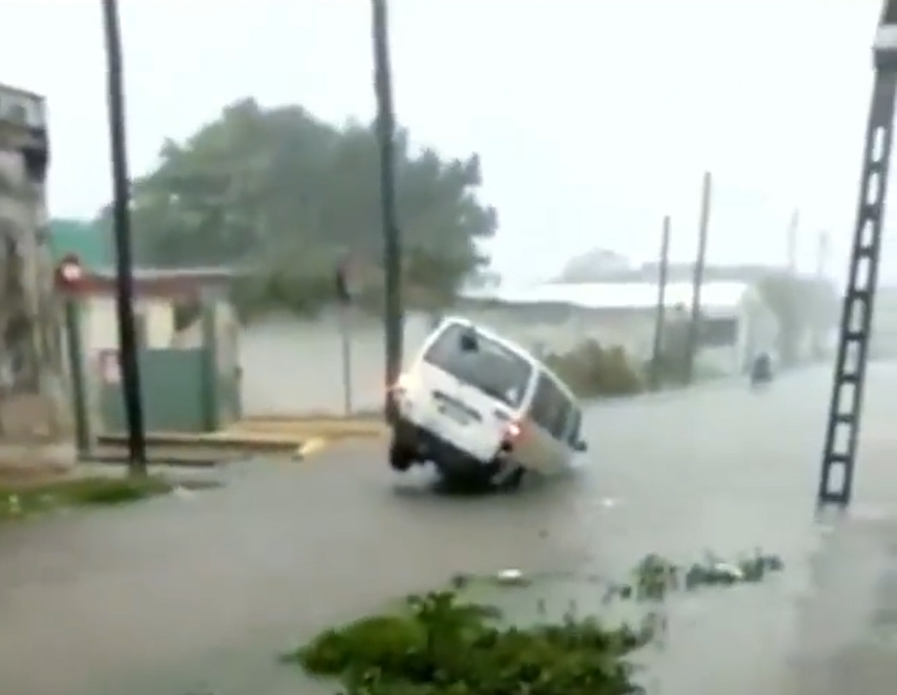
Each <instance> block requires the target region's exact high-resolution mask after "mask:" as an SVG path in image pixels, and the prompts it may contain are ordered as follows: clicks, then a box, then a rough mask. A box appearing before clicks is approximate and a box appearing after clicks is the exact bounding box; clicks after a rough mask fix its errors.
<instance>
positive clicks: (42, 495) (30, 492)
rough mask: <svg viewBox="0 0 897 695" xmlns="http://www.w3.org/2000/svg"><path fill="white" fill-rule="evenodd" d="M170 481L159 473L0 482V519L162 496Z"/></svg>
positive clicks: (166, 490)
mask: <svg viewBox="0 0 897 695" xmlns="http://www.w3.org/2000/svg"><path fill="white" fill-rule="evenodd" d="M172 488H173V486H172V485H171V483H169V482H168V481H166V480H165V479H163V478H160V477H158V476H146V477H130V476H128V477H121V478H113V477H105V476H97V477H90V478H70V479H64V480H56V481H49V482H42V483H37V484H32V485H26V486H9V487H5V486H2V485H0V520H3V519H15V518H21V517H24V516H31V515H34V514H36V513H42V512H47V511H51V510H54V509H60V508H71V507H90V506H112V505H119V504H127V503H129V502H136V501H139V500H143V499H147V498H149V497H155V496H157V495H163V494H166V493H168V492H170V491H171V490H172Z"/></svg>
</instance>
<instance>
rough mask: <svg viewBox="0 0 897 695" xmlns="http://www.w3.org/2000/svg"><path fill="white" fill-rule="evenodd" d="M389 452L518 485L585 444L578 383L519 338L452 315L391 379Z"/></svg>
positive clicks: (565, 462) (556, 467) (454, 473)
mask: <svg viewBox="0 0 897 695" xmlns="http://www.w3.org/2000/svg"><path fill="white" fill-rule="evenodd" d="M392 394H393V399H394V401H393V403H394V406H395V409H394V414H395V417H394V419H393V424H392V441H391V444H390V450H389V462H390V465H391V466H392V468H393V469H395V470H398V471H406V470H408V469H409V468H410V467H411V466H413V465H415V464H417V463H424V462H427V461H431V462H433V463H434V464H435V465H436V467H437V468H438V469H439V472H440V473H441V475H442V476H443V477H446V478H464V479H472V480H477V481H481V482H484V483H487V484H490V485H493V486H496V487H503V488H515V487H517V486H518V485H519V484H520V481H521V480H522V478H523V476H524V474H525V473H526V472H533V473H539V474H543V475H552V474H555V473H558V472H561V471H563V470H565V469H567V468H568V467H569V465H570V462H571V460H572V458H573V456H574V455H575V454H576V453H577V452H582V451H585V450H586V444H585V442H584V441H583V440H582V438H581V436H580V426H581V421H582V409H581V407H580V404H579V402H578V400H577V399H576V397H575V396H574V395H573V392H572V391H571V390H570V389H569V388H568V387H567V385H566V384H564V382H563V381H561V380H560V379H559V378H558V377H557V376H556V375H555V374H554V373H553V372H552V371H551V370H549V369H548V368H547V367H546V366H545V365H544V364H542V362H540V361H539V360H537V359H536V358H535V357H533V356H532V355H531V354H530V353H529V352H528V351H527V350H525V349H523V348H522V347H520V346H519V345H517V344H515V343H513V342H511V341H509V340H507V339H504V338H501V337H499V336H498V335H496V334H495V333H493V332H491V331H489V330H487V329H485V328H482V327H478V326H475V325H473V324H472V323H471V322H470V321H468V320H466V319H463V318H458V317H449V318H446V319H444V320H443V321H442V322H441V323H440V324H439V326H438V327H437V328H436V330H435V331H433V333H432V334H431V335H430V336H429V337H428V338H427V340H426V341H425V342H424V345H423V347H422V348H421V351H420V353H419V355H418V356H417V357H416V358H415V359H414V361H413V362H412V363H411V364H410V366H409V369H408V370H407V371H406V372H405V373H404V374H402V376H401V377H400V378H399V380H398V383H397V384H395V385H394V387H393V389H392Z"/></svg>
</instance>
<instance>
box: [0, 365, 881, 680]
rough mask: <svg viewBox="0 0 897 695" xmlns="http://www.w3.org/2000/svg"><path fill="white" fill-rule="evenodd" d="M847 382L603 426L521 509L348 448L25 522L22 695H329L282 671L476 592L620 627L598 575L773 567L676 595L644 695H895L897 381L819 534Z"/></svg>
mask: <svg viewBox="0 0 897 695" xmlns="http://www.w3.org/2000/svg"><path fill="white" fill-rule="evenodd" d="M829 378H830V375H829V372H828V371H827V370H807V371H804V372H800V373H796V374H793V375H789V376H787V377H783V378H782V380H781V381H780V382H779V383H777V384H775V385H774V386H773V388H771V389H769V390H768V391H765V392H763V393H756V392H752V391H750V390H749V389H747V388H746V387H745V386H744V385H742V384H732V383H729V384H720V385H716V386H710V387H706V388H701V389H698V390H695V391H694V392H691V393H688V394H668V395H661V396H651V397H646V398H643V399H637V400H632V401H629V402H617V403H613V404H603V405H599V406H596V407H594V408H593V409H591V410H590V412H589V414H588V418H587V430H586V431H587V432H588V438H589V443H590V452H589V453H588V455H587V456H586V457H584V459H583V461H582V465H581V466H580V469H579V470H578V471H577V472H576V473H575V474H574V475H571V476H570V477H569V478H566V479H563V480H557V481H552V482H550V483H537V482H533V483H531V484H529V485H528V486H526V487H525V488H524V489H523V490H521V491H520V493H519V494H515V495H499V496H473V497H471V496H466V497H461V496H450V495H440V494H437V493H435V492H434V490H433V487H432V485H431V481H430V479H429V477H428V474H427V472H426V471H417V472H412V473H411V474H408V475H406V476H396V475H394V474H393V473H391V472H390V471H388V469H387V466H386V465H385V462H384V456H383V450H382V449H383V447H382V445H374V444H371V443H350V444H344V445H340V446H339V447H335V448H333V449H331V450H329V451H325V452H324V453H322V454H320V455H318V456H316V457H314V458H312V459H311V460H309V461H307V462H304V463H295V462H278V463H263V462H250V463H245V464H239V465H233V466H230V467H229V468H228V469H227V471H226V472H225V473H224V475H225V477H227V478H228V479H229V484H228V485H227V486H226V487H225V488H223V489H219V490H212V491H208V492H202V493H197V494H196V495H195V496H194V497H192V498H191V499H182V498H177V497H170V498H165V499H158V500H153V501H150V502H147V503H145V504H141V505H139V506H134V507H131V508H127V509H125V508H123V509H114V510H104V511H97V512H90V513H73V514H70V515H68V516H64V517H60V518H51V519H42V520H35V521H31V522H25V523H22V524H20V525H14V526H6V527H4V528H2V529H0V557H2V563H0V663H2V671H3V676H4V686H5V688H6V689H7V690H8V691H9V692H10V693H16V695H121V694H122V693H128V695H186V694H188V693H189V694H190V695H200V694H207V693H215V694H216V695H250V694H251V695H281V694H286V693H298V692H303V693H311V692H314V691H315V690H317V686H313V685H311V684H310V683H308V682H305V681H303V680H302V679H301V678H300V676H299V675H298V673H297V672H296V670H295V669H294V668H293V667H289V666H284V665H282V664H279V663H277V660H276V657H277V655H278V654H279V653H281V652H283V651H285V650H287V649H289V648H291V647H294V646H296V645H297V644H299V643H300V642H302V641H304V640H306V639H308V638H309V637H311V636H312V635H313V634H314V633H315V632H316V631H318V630H320V629H322V628H323V627H326V626H330V625H332V624H334V623H337V622H341V621H345V620H349V619H351V618H354V617H358V616H359V615H360V614H363V613H364V612H367V611H370V610H373V609H376V608H377V607H379V606H382V605H384V603H385V602H387V601H389V600H391V599H394V598H395V597H398V596H402V595H405V594H407V593H411V592H418V591H425V590H427V589H430V588H434V587H439V586H443V585H444V584H445V582H446V581H447V580H448V579H449V578H450V577H451V576H452V575H455V574H457V573H470V574H478V575H482V574H489V573H495V572H497V571H499V570H501V569H505V568H518V569H520V570H521V571H523V572H524V573H527V574H530V575H532V576H533V577H536V578H537V581H534V583H533V584H532V585H530V586H529V587H527V588H522V589H507V590H502V591H500V592H496V594H495V596H494V598H496V600H497V601H498V602H499V603H502V604H503V605H504V607H505V608H507V609H510V610H511V611H512V612H515V611H516V612H517V613H518V614H519V615H520V616H526V612H527V611H530V612H532V611H542V610H545V611H547V612H549V613H551V614H560V613H562V612H565V611H567V610H569V609H571V607H572V608H574V609H575V610H577V611H581V612H588V611H591V610H601V611H603V610H606V609H605V608H604V607H603V606H602V598H603V596H604V588H603V587H602V586H600V582H599V581H597V580H595V578H596V577H601V578H604V579H607V580H613V579H615V578H621V577H623V576H625V575H626V573H627V572H628V571H629V570H630V569H631V568H632V567H633V565H634V564H635V563H636V562H638V560H639V559H641V557H643V556H644V555H645V554H646V553H649V552H656V553H660V554H662V555H664V556H666V557H668V558H670V559H671V560H674V561H677V562H682V563H690V562H692V561H695V560H699V559H700V558H701V557H702V555H703V554H704V553H705V551H707V550H711V551H713V552H714V553H716V554H718V555H721V556H726V557H727V556H731V555H736V554H741V553H750V552H751V551H753V550H754V549H755V548H761V549H762V550H763V551H764V552H768V553H775V554H778V555H779V556H781V557H782V559H783V560H784V562H785V564H786V567H785V571H784V572H782V573H779V574H777V575H774V576H772V577H771V578H770V579H769V580H768V581H764V582H762V583H760V584H758V585H747V586H739V587H734V588H728V589H718V590H707V591H702V592H698V593H694V594H685V595H682V596H677V597H674V598H673V599H671V601H670V603H669V605H668V608H667V612H668V636H667V639H666V641H665V644H660V645H658V646H657V647H652V648H651V651H650V653H646V655H645V660H646V661H647V662H648V663H649V666H650V668H649V671H648V674H647V676H646V679H647V681H646V683H647V685H648V686H649V692H650V693H652V694H654V695H658V694H662V695H694V693H695V692H716V691H720V692H723V691H724V692H726V693H728V694H729V695H739V694H740V693H745V694H746V693H751V694H752V695H753V693H755V692H757V691H758V690H760V689H763V690H764V691H765V692H768V693H800V694H801V695H803V694H805V693H806V694H809V693H820V695H821V694H828V693H831V694H832V695H834V693H835V692H838V695H843V692H845V691H847V690H848V689H852V690H855V691H859V690H861V691H862V692H863V693H864V695H876V694H877V693H885V692H888V693H890V692H892V690H893V687H892V686H893V682H894V676H895V675H897V673H895V671H897V666H895V665H897V659H894V654H892V652H891V651H890V650H891V645H893V644H894V643H895V641H897V640H892V639H891V633H890V625H891V622H894V623H897V580H894V579H893V576H897V572H895V573H893V576H892V564H893V563H892V559H891V558H892V554H893V553H892V548H891V546H890V545H889V543H891V541H890V540H889V539H890V538H897V535H895V534H894V533H893V531H894V530H897V522H894V521H892V520H891V516H890V512H891V511H892V510H893V509H897V473H895V472H893V471H892V469H891V468H890V467H889V466H888V464H889V463H890V460H891V459H892V458H893V456H892V455H891V454H893V453H894V452H897V437H894V436H893V435H892V434H891V432H892V426H891V422H892V420H891V417H892V415H891V414H892V413H893V407H892V406H891V401H892V400H893V399H894V398H895V397H894V396H893V395H890V394H894V393H897V388H895V387H897V369H895V368H893V367H887V366H876V367H874V368H872V369H871V370H870V378H871V379H872V385H871V386H870V389H869V392H870V398H869V404H868V406H867V409H866V429H865V434H864V448H863V457H862V461H861V465H860V472H859V486H860V492H859V499H858V503H857V505H856V507H855V510H856V511H855V513H854V514H853V515H852V516H850V517H847V518H837V519H835V518H832V519H824V520H822V521H819V520H816V519H815V518H814V508H813V503H814V500H813V496H814V494H815V487H816V475H817V463H818V458H819V452H820V450H821V438H822V433H823V424H824V416H825V401H826V399H827V397H828V393H829ZM540 577H541V578H540ZM889 640H890V641H889ZM838 674H839V675H838ZM851 679H852V680H851ZM835 685H837V688H836V689H832V688H834V686H835ZM885 688H887V690H885ZM321 692H332V688H327V687H323V688H322V689H321Z"/></svg>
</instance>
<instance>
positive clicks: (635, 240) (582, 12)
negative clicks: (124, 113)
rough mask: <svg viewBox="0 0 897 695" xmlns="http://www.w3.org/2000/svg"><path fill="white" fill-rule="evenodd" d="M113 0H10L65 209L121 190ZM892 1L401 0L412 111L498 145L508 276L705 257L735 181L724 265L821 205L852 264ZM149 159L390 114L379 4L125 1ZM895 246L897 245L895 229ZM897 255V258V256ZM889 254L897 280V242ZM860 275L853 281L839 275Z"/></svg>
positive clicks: (818, 215)
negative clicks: (877, 28)
mask: <svg viewBox="0 0 897 695" xmlns="http://www.w3.org/2000/svg"><path fill="white" fill-rule="evenodd" d="M99 6H100V3H99V2H98V1H96V0H95V1H93V2H91V1H88V0H4V1H3V2H2V3H0V26H3V27H4V32H3V33H4V37H3V41H0V65H3V72H2V74H0V81H3V82H7V83H11V84H15V85H18V86H21V87H24V88H29V89H33V90H35V91H40V92H42V93H44V94H46V95H47V97H48V100H49V110H50V124H51V137H52V140H53V148H54V150H53V157H54V159H53V163H52V199H51V205H52V212H53V213H54V214H57V215H90V214H92V213H93V212H94V211H95V210H96V208H97V207H98V206H99V205H101V204H102V203H103V202H104V201H105V200H106V199H108V197H109V190H110V183H109V174H108V164H107V154H108V143H107V134H106V104H105V97H104V81H105V75H104V62H103V60H104V59H103V50H102V39H101V27H100V10H99ZM878 7H879V2H878V1H877V0H516V1H515V2H511V1H510V0H392V5H391V21H392V34H393V63H394V74H395V92H396V108H397V112H398V115H399V117H400V119H401V120H402V121H403V122H404V123H405V124H407V125H408V126H409V127H410V128H411V131H412V136H413V137H414V138H415V140H416V141H418V142H426V143H428V144H433V145H435V146H436V147H437V148H438V149H440V150H441V151H443V152H444V153H446V154H452V155H465V154H466V153H468V152H469V151H471V150H477V151H479V152H480V153H481V154H482V157H483V165H484V174H485V180H486V186H485V192H484V193H485V196H486V197H487V198H488V199H489V201H490V202H492V203H494V204H495V205H497V206H498V208H499V213H500V216H501V229H500V230H499V234H498V237H497V239H496V240H495V242H494V243H493V244H492V250H493V254H494V259H495V265H496V266H497V268H498V270H499V271H501V272H503V273H504V274H505V275H506V277H508V278H509V279H513V280H524V279H532V278H538V277H543V276H547V275H551V274H553V273H554V272H555V271H556V270H557V269H558V267H559V266H561V265H562V264H563V262H564V260H566V259H567V258H568V257H569V256H571V255H573V254H575V253H577V252H581V251H583V250H586V249H589V248H591V247H595V246H603V247H608V248H612V249H615V250H618V251H620V252H623V253H626V254H629V255H631V256H633V257H634V258H636V259H639V260H643V259H649V258H652V257H653V256H655V255H656V253H657V246H658V244H659V227H660V219H661V217H662V215H663V214H665V213H670V214H671V215H672V216H673V225H674V240H673V255H674V256H675V257H676V258H677V259H682V260H684V259H686V258H688V257H690V256H691V255H692V254H693V253H694V248H695V244H696V240H695V239H696V227H697V217H698V203H699V201H698V195H699V187H700V178H701V172H702V171H703V170H704V169H705V168H709V169H711V170H713V172H714V173H715V176H716V192H715V200H714V217H713V221H712V228H711V234H712V237H711V240H710V245H709V255H710V259H711V260H712V261H714V262H734V261H766V262H784V259H785V255H786V245H787V244H786V233H785V232H786V229H787V226H788V219H789V216H790V212H791V209H793V208H794V207H795V206H799V207H800V209H801V213H802V214H801V220H802V228H803V234H802V236H801V241H800V243H801V261H802V263H803V264H804V265H805V267H806V268H807V269H810V268H811V267H812V265H813V254H814V251H813V248H812V246H813V245H814V244H815V233H816V231H817V230H818V229H820V228H822V227H825V228H828V229H830V230H831V232H832V240H833V258H832V270H833V271H837V270H838V268H837V266H841V265H842V264H843V258H844V254H845V253H846V250H847V248H848V240H849V237H850V234H851V230H852V224H853V214H854V207H855V199H856V195H857V192H856V188H857V180H858V172H859V162H860V154H861V145H862V136H863V126H864V119H865V116H866V109H867V104H868V95H869V89H870V85H871V75H872V70H871V52H870V48H869V47H870V45H871V41H872V33H873V30H874V24H875V21H876V19H877V14H878ZM122 15H123V32H124V38H125V43H126V47H125V71H126V80H127V98H128V111H129V114H128V115H129V123H128V126H129V141H130V152H131V167H132V173H133V174H134V175H135V176H136V175H138V174H140V173H142V172H145V171H147V170H148V169H149V168H151V167H152V165H153V161H154V157H155V155H156V153H157V151H158V148H159V145H160V144H161V142H162V139H163V138H164V137H165V136H171V137H175V138H183V137H185V136H187V135H189V134H190V133H191V132H192V131H193V130H195V129H196V127H197V126H198V125H200V124H201V123H202V122H203V121H207V120H210V119H212V118H214V117H215V115H216V112H217V111H218V109H219V108H220V107H221V106H222V105H224V104H225V103H227V102H229V101H232V100H234V99H236V98H239V97H243V96H247V95H252V96H255V97H257V98H258V99H259V100H260V101H261V102H262V103H268V104H276V103H283V102H289V101H292V102H299V103H302V104H303V105H304V106H306V107H307V108H309V109H310V110H311V111H313V112H315V113H316V114H318V115H319V116H321V117H324V118H327V119H334V120H342V119H344V118H346V117H348V116H353V115H354V116H362V117H369V116H370V115H371V114H373V109H374V101H373V93H372V88H371V78H370V73H371V50H370V43H369V5H368V2H366V0H293V1H288V0H216V1H214V2H213V1H212V0H178V1H177V2H175V1H174V0H123V2H122ZM887 246H889V247H893V248H894V249H895V250H897V242H895V243H892V244H888V245H887ZM890 256H894V258H893V260H891V259H890ZM886 266H891V267H892V268H893V269H894V272H893V273H886V274H887V275H891V276H892V278H893V279H895V280H897V253H889V254H888V258H886ZM839 274H840V273H839Z"/></svg>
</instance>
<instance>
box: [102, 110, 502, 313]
mask: <svg viewBox="0 0 897 695" xmlns="http://www.w3.org/2000/svg"><path fill="white" fill-rule="evenodd" d="M378 172H379V150H378V147H377V140H376V136H375V131H374V128H373V126H372V125H370V124H360V123H354V122H350V123H347V124H345V125H343V126H341V127H335V126H332V125H329V124H326V123H323V122H321V121H319V120H317V119H315V118H313V117H312V116H311V115H310V114H309V113H308V112H306V111H305V110H303V109H302V108H300V107H298V106H282V107H277V108H270V109H269V108H263V107H261V106H260V105H259V104H258V103H256V102H255V101H254V100H252V99H245V100H242V101H238V102H236V103H234V104H231V105H230V106H228V107H226V108H225V109H224V110H223V111H222V113H221V115H220V117H219V118H217V119H216V120H215V121H213V122H211V123H208V124H206V125H204V126H203V127H202V128H200V130H199V131H198V132H197V133H195V134H194V135H193V136H192V137H190V138H188V139H187V140H186V141H185V142H183V143H176V142H174V141H168V142H166V143H165V144H164V146H163V147H162V151H161V153H160V163H159V166H158V167H157V168H156V169H155V171H153V172H151V173H150V174H148V175H147V176H145V177H143V178H141V179H138V180H137V181H135V183H134V187H133V201H132V215H133V227H134V244H135V256H136V257H137V259H138V260H139V261H140V262H141V263H145V264H152V265H156V266H162V267H166V266H168V267H171V266H200V265H203V266H208V265H230V266H235V267H241V268H244V269H246V271H247V273H246V275H247V276H246V277H244V278H243V280H242V281H241V282H240V283H239V286H238V287H237V291H236V296H237V297H238V298H239V300H240V304H241V305H242V308H244V309H245V310H247V311H250V312H252V311H264V310H267V309H270V308H273V307H277V306H280V307H287V308H291V309H295V310H308V309H313V308H315V307H317V306H320V305H321V304H322V303H324V302H326V301H328V300H329V298H330V297H331V296H332V295H333V272H334V269H335V267H336V264H337V263H338V262H339V260H340V259H342V258H344V257H345V256H346V254H347V253H348V254H351V256H352V258H353V259H354V263H353V265H355V266H356V267H358V266H363V267H364V268H365V272H364V273H363V274H364V276H365V279H366V283H365V284H366V285H368V288H367V289H369V290H371V292H372V293H373V294H376V291H377V288H378V287H380V286H382V277H381V276H382V271H381V256H382V239H381V235H380V208H379V199H380V189H379V183H378ZM396 172H397V198H398V208H399V217H400V225H401V228H402V233H403V240H404V245H405V248H406V250H407V253H406V264H405V272H406V277H407V280H408V283H409V284H410V285H412V289H414V287H413V286H417V285H419V286H421V287H422V288H424V289H425V290H427V292H428V293H429V295H432V297H443V298H444V297H447V296H450V295H451V294H453V293H454V292H455V291H456V290H457V288H458V287H459V285H460V284H461V283H462V282H464V281H466V280H469V279H470V278H471V277H475V276H476V275H477V274H478V272H479V271H480V270H481V269H482V268H484V267H485V265H486V263H487V259H486V258H485V257H484V256H482V255H481V253H480V251H479V249H478V247H477V241H479V240H483V239H488V238H490V237H492V236H493V235H494V233H495V231H496V227H497V217H496V212H495V210H494V208H491V207H489V206H486V205H483V204H482V203H480V201H479V199H478V197H477V192H478V189H479V187H480V186H481V184H482V175H481V167H480V160H479V157H478V156H477V155H472V156H471V157H469V158H468V159H464V160H460V159H452V160H445V159H443V158H442V157H440V156H439V155H438V154H437V153H436V152H435V151H434V150H432V149H424V150H423V151H419V152H417V151H414V150H413V149H412V148H411V146H410V144H409V139H408V134H407V132H405V131H403V130H400V131H399V132H398V134H397V137H396ZM101 215H102V216H105V217H106V218H107V219H108V210H104V211H103V213H101ZM412 294H413V292H412ZM433 301H436V300H433Z"/></svg>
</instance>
